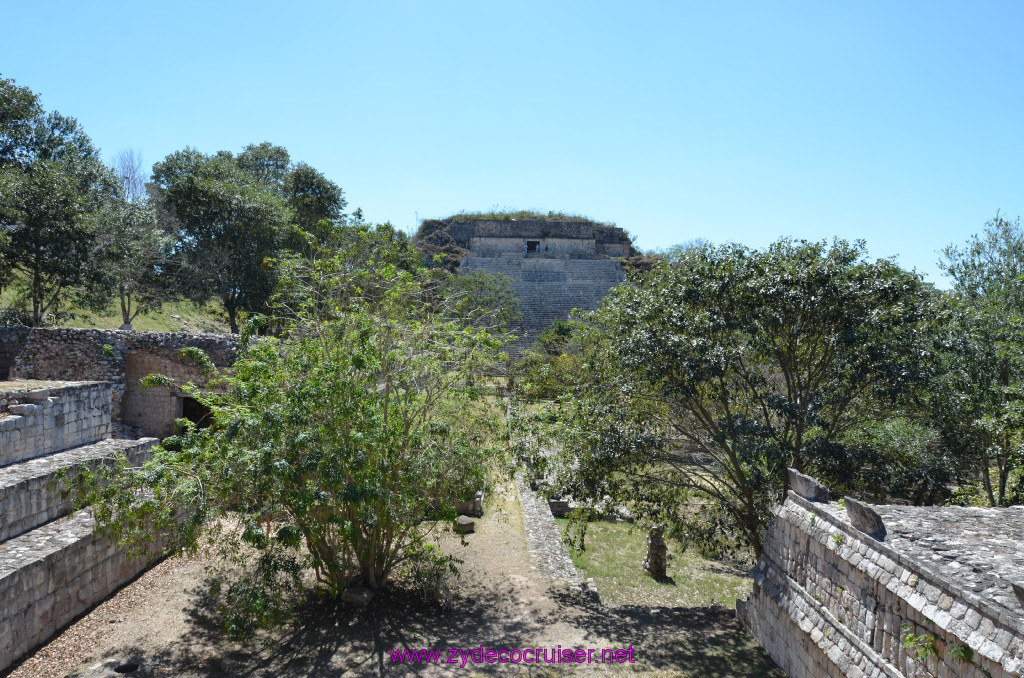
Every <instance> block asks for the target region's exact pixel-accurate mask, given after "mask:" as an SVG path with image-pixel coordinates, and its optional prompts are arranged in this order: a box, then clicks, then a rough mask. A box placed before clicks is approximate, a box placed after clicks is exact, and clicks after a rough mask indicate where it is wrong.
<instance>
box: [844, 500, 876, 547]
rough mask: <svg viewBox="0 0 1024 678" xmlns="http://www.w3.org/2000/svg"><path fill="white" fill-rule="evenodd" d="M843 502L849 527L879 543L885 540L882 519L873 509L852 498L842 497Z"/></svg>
mask: <svg viewBox="0 0 1024 678" xmlns="http://www.w3.org/2000/svg"><path fill="white" fill-rule="evenodd" d="M843 501H844V503H845V505H846V515H847V516H848V517H849V518H850V524H851V525H853V526H854V527H855V528H857V529H858V530H860V531H861V532H863V533H864V534H867V535H870V536H872V537H874V538H875V539H877V540H879V541H882V540H884V539H885V524H884V523H883V522H882V517H881V516H880V515H878V513H876V512H875V510H874V509H873V508H871V507H870V506H868V505H867V504H862V503H861V502H859V501H857V500H856V499H854V498H853V497H844V498H843Z"/></svg>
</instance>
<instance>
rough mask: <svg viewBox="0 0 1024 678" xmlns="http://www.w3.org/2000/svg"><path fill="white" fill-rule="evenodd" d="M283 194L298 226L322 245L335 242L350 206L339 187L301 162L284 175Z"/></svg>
mask: <svg viewBox="0 0 1024 678" xmlns="http://www.w3.org/2000/svg"><path fill="white" fill-rule="evenodd" d="M284 194H285V197H286V199H287V200H288V206H289V207H290V208H291V210H292V219H293V221H294V223H295V225H296V226H298V227H299V228H300V229H302V231H304V232H305V233H309V234H311V235H313V236H314V238H315V239H316V240H317V241H318V242H320V243H324V244H328V245H330V244H334V243H335V241H336V238H337V233H336V229H337V227H338V226H339V225H340V224H341V223H342V221H343V220H344V216H345V215H344V210H345V205H346V204H347V203H346V201H345V194H344V193H343V192H342V190H341V188H339V187H338V185H337V184H335V183H334V182H333V181H331V180H330V179H328V178H327V177H325V176H324V175H323V174H321V173H320V172H318V171H317V170H316V169H314V168H312V167H310V166H309V165H307V164H306V163H301V162H300V163H298V164H297V165H295V166H294V167H293V168H292V169H291V170H290V171H289V172H288V174H287V175H286V176H285V180H284Z"/></svg>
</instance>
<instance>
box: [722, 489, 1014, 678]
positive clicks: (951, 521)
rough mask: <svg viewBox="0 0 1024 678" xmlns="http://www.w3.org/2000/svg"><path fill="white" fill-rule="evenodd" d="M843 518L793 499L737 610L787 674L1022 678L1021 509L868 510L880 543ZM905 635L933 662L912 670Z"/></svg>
mask: <svg viewBox="0 0 1024 678" xmlns="http://www.w3.org/2000/svg"><path fill="white" fill-rule="evenodd" d="M850 501H852V500H849V499H847V502H850ZM849 509H850V507H847V508H845V509H844V508H840V507H839V505H838V503H836V502H832V503H829V502H824V501H810V500H809V499H807V498H805V497H801V496H800V495H798V494H796V493H794V492H790V493H789V496H788V497H787V499H786V501H785V503H784V504H783V505H782V506H780V507H779V508H778V510H777V515H776V519H775V520H774V521H773V522H772V524H771V526H770V527H769V529H768V531H767V533H766V535H765V550H764V555H763V556H762V557H761V558H760V559H759V561H758V563H757V565H756V566H755V568H754V569H753V570H751V576H752V577H753V578H754V588H753V591H752V593H751V596H750V599H749V600H748V601H746V602H740V603H738V604H737V614H738V616H739V617H740V619H741V621H742V622H743V623H744V625H745V626H746V627H747V628H748V629H749V630H750V632H751V633H752V634H753V635H754V637H755V638H756V639H757V640H758V642H759V643H761V645H762V646H763V647H764V648H765V649H766V650H767V651H768V653H769V654H770V655H771V657H772V658H773V659H774V660H775V661H776V662H777V663H778V664H779V665H780V666H781V667H782V669H783V670H784V671H786V673H787V675H789V676H792V677H794V678H795V677H803V676H806V677H808V678H817V677H818V676H837V677H838V676H891V677H892V678H897V677H899V676H935V675H937V676H943V677H946V676H950V677H953V676H971V677H974V676H977V677H978V678H981V677H982V676H985V675H991V676H993V677H998V678H1006V677H1009V676H1019V675H1020V673H1021V670H1022V668H1024V610H1022V607H1021V606H1022V605H1024V599H1018V598H1017V597H1016V596H1015V594H1014V591H1013V585H1012V579H1013V578H1018V579H1019V578H1020V577H1021V575H1024V562H1022V561H1021V559H1020V553H1019V548H1020V544H1021V543H1024V509H964V508H957V507H925V508H915V507H898V506H884V507H881V506H880V507H874V513H875V515H876V516H878V518H879V520H880V521H881V523H882V524H884V526H885V527H884V530H883V532H881V533H880V534H879V535H878V538H876V537H872V536H871V535H869V534H867V533H866V532H864V531H863V530H862V527H863V526H861V527H855V526H854V524H853V522H852V521H855V520H856V519H855V518H852V517H851V513H850V510H849ZM868 510H869V511H870V510H871V509H870V508H869V509H868ZM979 556H980V557H979ZM907 633H910V634H912V635H914V636H918V637H920V636H924V637H925V638H926V639H927V640H928V641H929V642H933V643H934V648H935V652H934V653H929V654H928V656H927V657H925V658H923V659H921V660H915V657H916V654H917V650H918V648H919V647H920V643H919V644H917V645H914V644H911V645H910V646H909V647H908V646H905V644H904V642H903V638H904V637H905V636H906V635H907ZM962 648H969V650H968V651H965V650H964V649H962ZM965 654H969V655H970V656H971V662H962V661H958V656H959V657H960V658H963V657H964V656H965ZM986 672H987V674H986Z"/></svg>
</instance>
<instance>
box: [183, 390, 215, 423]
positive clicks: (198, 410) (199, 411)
mask: <svg viewBox="0 0 1024 678" xmlns="http://www.w3.org/2000/svg"><path fill="white" fill-rule="evenodd" d="M181 418H182V419H188V420H189V421H191V422H192V423H193V424H195V425H196V426H197V427H199V428H207V427H208V426H209V425H210V424H212V423H213V413H212V412H210V408H209V407H207V406H206V405H204V404H202V403H201V402H199V401H198V400H196V399H195V398H190V397H188V396H183V397H182V398H181Z"/></svg>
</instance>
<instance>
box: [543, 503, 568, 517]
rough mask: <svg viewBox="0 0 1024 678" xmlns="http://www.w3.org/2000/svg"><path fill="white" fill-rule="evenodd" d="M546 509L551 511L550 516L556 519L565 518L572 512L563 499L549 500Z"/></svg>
mask: <svg viewBox="0 0 1024 678" xmlns="http://www.w3.org/2000/svg"><path fill="white" fill-rule="evenodd" d="M548 507H549V508H550V509H551V515H553V516H554V517H556V518H565V517H566V516H568V515H569V513H570V512H571V511H572V507H570V506H569V502H567V501H565V500H563V499H549V500H548Z"/></svg>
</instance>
